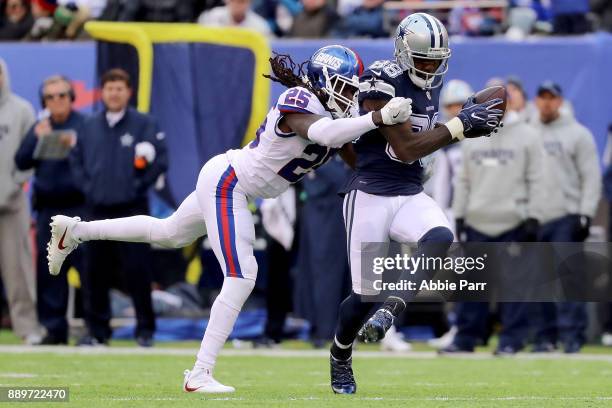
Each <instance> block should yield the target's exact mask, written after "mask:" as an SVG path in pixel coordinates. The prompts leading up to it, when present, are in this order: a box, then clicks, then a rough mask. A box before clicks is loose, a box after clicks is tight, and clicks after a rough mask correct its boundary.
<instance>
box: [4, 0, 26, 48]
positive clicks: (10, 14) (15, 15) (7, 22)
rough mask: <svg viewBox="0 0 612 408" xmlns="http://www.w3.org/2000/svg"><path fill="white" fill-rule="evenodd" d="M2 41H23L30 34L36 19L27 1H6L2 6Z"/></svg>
mask: <svg viewBox="0 0 612 408" xmlns="http://www.w3.org/2000/svg"><path fill="white" fill-rule="evenodd" d="M0 7H2V16H1V17H0V18H1V19H0V41H11V40H21V39H22V38H24V37H25V36H26V34H28V32H29V31H30V29H31V28H32V25H33V24H34V19H33V18H32V14H31V13H30V5H29V2H28V1H27V0H5V1H4V2H2V4H1V5H0Z"/></svg>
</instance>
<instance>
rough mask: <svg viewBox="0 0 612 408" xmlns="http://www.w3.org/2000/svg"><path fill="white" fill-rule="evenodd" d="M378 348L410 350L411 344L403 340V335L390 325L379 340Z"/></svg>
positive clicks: (397, 350)
mask: <svg viewBox="0 0 612 408" xmlns="http://www.w3.org/2000/svg"><path fill="white" fill-rule="evenodd" d="M380 349H381V350H382V351H394V352H403V351H410V350H412V345H411V344H410V343H408V342H406V341H404V337H403V336H402V335H401V334H400V333H398V332H397V330H396V329H395V326H393V325H392V326H391V327H390V328H389V330H387V334H385V337H383V339H382V340H381V341H380Z"/></svg>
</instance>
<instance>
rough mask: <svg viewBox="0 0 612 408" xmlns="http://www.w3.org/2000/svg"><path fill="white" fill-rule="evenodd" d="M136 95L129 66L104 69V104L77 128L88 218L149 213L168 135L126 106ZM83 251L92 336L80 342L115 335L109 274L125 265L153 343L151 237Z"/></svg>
mask: <svg viewBox="0 0 612 408" xmlns="http://www.w3.org/2000/svg"><path fill="white" fill-rule="evenodd" d="M131 94H132V90H131V84H130V77H129V75H128V74H127V73H126V72H125V71H123V70H121V69H112V70H110V71H108V72H107V73H105V74H104V75H103V76H102V101H103V103H104V107H105V109H104V110H103V111H102V112H100V113H98V114H96V115H94V116H92V117H91V118H90V119H88V120H86V121H85V123H84V124H83V126H82V128H81V129H80V131H79V138H78V142H77V145H76V147H75V149H74V150H73V154H72V164H73V172H74V175H75V177H76V179H77V181H78V183H79V185H80V186H81V187H82V190H83V192H84V193H85V199H86V203H87V207H88V218H89V219H91V220H95V219H105V218H119V217H128V216H133V215H137V214H147V213H148V201H147V191H148V189H149V188H150V187H151V186H152V185H153V184H154V183H155V181H156V180H157V178H158V177H159V176H160V175H161V174H162V173H163V172H164V171H166V168H167V153H166V146H165V142H164V134H163V133H162V132H160V131H159V129H158V127H157V125H156V123H155V121H154V120H153V119H152V118H151V117H150V116H148V115H144V114H142V113H139V112H137V111H136V110H134V109H133V108H131V107H129V106H128V103H129V99H130V97H131ZM86 253H87V255H86V258H87V262H86V266H87V267H86V268H85V273H83V274H82V275H81V279H82V283H83V296H84V308H85V319H86V321H87V326H88V329H89V332H90V333H89V334H90V336H86V337H84V338H83V339H81V341H80V342H79V343H80V344H84V345H86V344H96V343H106V342H107V341H108V339H109V338H110V336H111V330H110V326H109V320H110V305H109V298H108V290H109V287H110V285H111V277H113V275H114V272H115V271H116V270H117V269H120V270H121V272H122V273H121V274H120V275H119V283H121V284H122V285H120V286H125V287H122V288H123V289H126V290H127V292H129V294H130V295H131V297H132V300H133V302H134V308H135V311H136V319H137V325H136V340H137V342H138V344H140V345H141V346H151V345H152V338H153V333H154V331H155V317H154V315H153V309H152V306H151V272H150V248H149V246H148V244H138V243H122V242H111V241H101V242H92V243H89V244H88V248H87V251H86ZM123 284H124V285H123Z"/></svg>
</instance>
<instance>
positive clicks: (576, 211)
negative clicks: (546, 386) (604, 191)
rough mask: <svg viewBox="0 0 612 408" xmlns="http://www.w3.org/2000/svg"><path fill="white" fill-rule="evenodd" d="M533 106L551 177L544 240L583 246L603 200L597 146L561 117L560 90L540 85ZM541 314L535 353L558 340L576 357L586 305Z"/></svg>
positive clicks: (549, 306) (545, 308)
mask: <svg viewBox="0 0 612 408" xmlns="http://www.w3.org/2000/svg"><path fill="white" fill-rule="evenodd" d="M535 102H536V106H537V108H538V111H539V118H538V120H537V121H535V123H534V126H535V129H536V131H537V132H538V136H539V137H540V139H541V140H542V142H543V145H544V152H545V155H544V156H545V160H544V162H543V163H544V164H545V167H546V174H547V177H546V184H545V188H544V191H545V194H546V201H545V205H544V207H543V211H544V212H543V214H544V216H543V219H542V221H543V223H544V224H543V225H542V229H541V231H540V240H541V241H544V242H582V241H584V240H585V239H586V238H587V237H588V236H589V227H590V226H591V219H592V218H593V216H594V215H595V212H596V210H597V205H598V204H599V199H600V198H601V185H602V179H601V171H600V167H599V156H598V154H597V147H596V146H595V140H594V139H593V135H592V134H591V132H590V131H589V130H588V129H587V128H586V127H584V126H582V125H581V124H580V123H578V122H577V121H576V119H575V118H574V116H573V115H569V114H564V113H563V112H562V110H561V105H562V104H563V95H562V92H561V87H560V86H559V85H557V84H555V83H553V82H551V81H546V82H544V83H542V84H541V85H540V87H539V88H538V93H537V97H536V101H535ZM541 309H542V312H541V313H542V314H541V315H540V316H539V317H541V321H540V322H539V323H537V324H536V327H537V332H536V337H535V346H534V351H540V352H545V351H553V350H554V349H555V346H556V342H557V340H560V341H561V343H562V344H563V348H564V350H565V352H566V353H575V352H578V351H579V350H580V348H581V346H582V344H583V343H584V342H585V333H584V332H585V330H586V326H587V312H586V304H584V303H579V302H562V303H558V304H556V305H555V304H554V303H542V304H541Z"/></svg>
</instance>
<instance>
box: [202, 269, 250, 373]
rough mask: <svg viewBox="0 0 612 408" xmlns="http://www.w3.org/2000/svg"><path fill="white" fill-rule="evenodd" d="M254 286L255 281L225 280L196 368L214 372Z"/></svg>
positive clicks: (212, 313)
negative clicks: (218, 358) (222, 350)
mask: <svg viewBox="0 0 612 408" xmlns="http://www.w3.org/2000/svg"><path fill="white" fill-rule="evenodd" d="M254 286H255V281H253V280H249V279H243V278H225V280H224V281H223V287H222V288H221V293H219V296H217V298H216V299H215V302H214V303H213V306H212V308H211V310H210V320H209V321H208V326H207V327H206V331H205V332H204V338H203V339H202V344H201V345H200V351H198V357H197V360H196V363H195V368H200V369H208V370H210V372H212V370H213V368H214V366H215V363H216V361H217V355H219V351H220V350H221V348H222V347H223V345H224V344H225V341H226V340H227V338H228V337H229V335H230V333H231V332H232V329H233V328H234V323H235V322H236V318H237V317H238V313H240V309H242V305H243V304H244V302H245V301H246V300H247V298H248V297H249V295H250V294H251V291H252V290H253V287H254Z"/></svg>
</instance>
